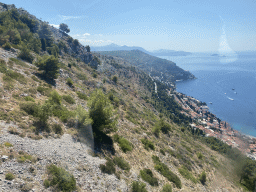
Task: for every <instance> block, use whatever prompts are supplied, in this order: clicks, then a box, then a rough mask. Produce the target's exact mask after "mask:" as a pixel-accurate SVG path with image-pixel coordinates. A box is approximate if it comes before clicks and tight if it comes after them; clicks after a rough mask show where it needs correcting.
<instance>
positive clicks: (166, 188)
mask: <svg viewBox="0 0 256 192" xmlns="http://www.w3.org/2000/svg"><path fill="white" fill-rule="evenodd" d="M161 192H172V186H171V185H170V184H165V185H164V186H163V189H162V191H161Z"/></svg>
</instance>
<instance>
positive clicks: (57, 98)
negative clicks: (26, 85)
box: [49, 90, 61, 105]
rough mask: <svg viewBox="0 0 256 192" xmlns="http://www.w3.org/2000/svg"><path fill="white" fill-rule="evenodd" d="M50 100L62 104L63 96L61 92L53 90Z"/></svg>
mask: <svg viewBox="0 0 256 192" xmlns="http://www.w3.org/2000/svg"><path fill="white" fill-rule="evenodd" d="M49 100H50V101H51V103H53V104H57V105H61V96H60V95H59V93H58V92H57V91H56V90H54V91H52V92H51V94H50V99H49Z"/></svg>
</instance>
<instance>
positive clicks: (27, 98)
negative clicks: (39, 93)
mask: <svg viewBox="0 0 256 192" xmlns="http://www.w3.org/2000/svg"><path fill="white" fill-rule="evenodd" d="M24 99H25V101H32V102H35V99H34V98H32V97H30V96H26V97H24Z"/></svg>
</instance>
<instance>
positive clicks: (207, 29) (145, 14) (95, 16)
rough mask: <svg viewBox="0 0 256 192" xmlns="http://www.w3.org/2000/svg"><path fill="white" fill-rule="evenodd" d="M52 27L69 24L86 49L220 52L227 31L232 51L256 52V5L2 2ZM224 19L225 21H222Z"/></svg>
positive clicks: (248, 1) (192, 0) (222, 1)
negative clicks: (110, 46)
mask: <svg viewBox="0 0 256 192" xmlns="http://www.w3.org/2000/svg"><path fill="white" fill-rule="evenodd" d="M1 2H3V3H6V4H15V5H16V7H17V8H20V7H22V8H24V9H26V10H27V11H28V12H30V13H31V14H33V15H35V16H36V17H37V18H41V19H42V20H44V21H48V22H49V24H54V25H56V26H57V25H59V24H60V23H66V24H67V25H68V26H69V28H70V30H71V31H70V35H71V36H72V37H74V38H76V39H78V40H79V41H80V42H81V43H82V44H84V45H90V46H102V45H107V44H110V43H115V44H118V45H128V46H140V47H143V48H145V49H147V50H156V49H171V50H183V51H191V52H201V51H217V50H218V49H219V46H220V41H221V39H223V38H221V36H222V34H223V27H224V25H225V27H224V29H225V35H226V40H227V42H226V43H228V46H229V48H230V49H231V50H233V51H245V50H256V11H255V8H256V1H255V0H200V1H199V0H187V1H185V0H174V1H171V0H168V1H167V0H158V1H156V0H141V1H139V0H129V1H128V0H126V1H124V0H90V1H89V0H72V1H70V0H62V1H57V0H43V1H41V0H40V1H38V0H22V1H21V0H2V1H1ZM221 18H222V19H221Z"/></svg>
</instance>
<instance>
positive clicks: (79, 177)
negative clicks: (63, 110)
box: [0, 122, 128, 191]
mask: <svg viewBox="0 0 256 192" xmlns="http://www.w3.org/2000/svg"><path fill="white" fill-rule="evenodd" d="M9 126H13V127H15V125H14V124H6V123H4V122H1V123H0V127H1V132H2V134H1V135H0V143H1V144H3V143H5V142H9V143H11V144H12V145H13V147H12V150H13V151H17V152H18V151H24V152H27V153H28V154H30V155H33V156H35V157H37V161H36V162H35V163H32V162H29V161H26V162H24V163H18V162H17V160H16V159H15V158H14V159H10V158H9V157H8V159H2V160H3V162H2V164H1V166H0V186H1V187H0V191H21V189H23V188H26V187H27V188H30V189H31V191H50V189H45V188H44V186H43V181H44V179H45V178H46V165H49V164H51V163H54V164H57V165H58V166H62V167H64V168H65V169H66V170H68V171H69V172H70V173H72V174H73V175H74V177H75V178H76V181H77V186H79V188H80V189H81V191H118V190H121V191H128V187H127V185H126V183H125V181H124V180H119V179H117V178H116V176H115V175H108V174H104V173H102V172H101V170H100V169H99V165H100V164H104V163H105V160H104V159H100V158H99V157H93V156H91V155H90V154H89V152H90V151H91V150H90V148H89V147H87V146H86V145H85V144H83V143H80V142H76V141H75V140H73V139H72V137H71V135H69V134H64V135H63V136H61V137H60V138H57V139H54V138H43V139H41V140H32V139H30V138H27V137H25V138H21V137H19V136H17V135H12V134H10V133H8V131H7V130H8V127H9ZM4 157H5V156H2V158H4ZM30 167H33V168H34V169H35V171H33V172H31V171H30ZM8 172H12V173H13V174H14V175H15V179H14V180H12V181H8V180H5V174H6V173H8Z"/></svg>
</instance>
